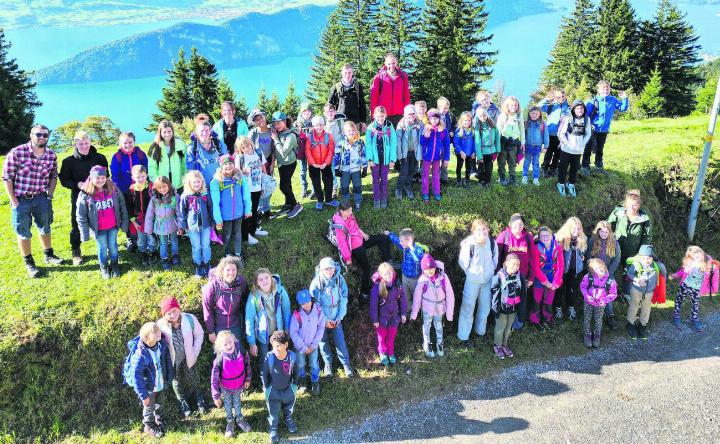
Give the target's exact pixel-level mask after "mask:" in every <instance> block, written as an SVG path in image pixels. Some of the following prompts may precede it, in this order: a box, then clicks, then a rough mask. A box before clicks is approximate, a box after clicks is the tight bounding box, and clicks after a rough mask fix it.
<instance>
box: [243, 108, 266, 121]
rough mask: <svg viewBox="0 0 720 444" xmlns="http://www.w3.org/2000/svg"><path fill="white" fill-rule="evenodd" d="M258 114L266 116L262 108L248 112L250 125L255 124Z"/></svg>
mask: <svg viewBox="0 0 720 444" xmlns="http://www.w3.org/2000/svg"><path fill="white" fill-rule="evenodd" d="M257 116H263V117H264V116H265V113H264V112H262V110H260V109H258V108H255V109H254V110H252V111H250V114H248V117H247V123H248V125H255V118H256V117H257Z"/></svg>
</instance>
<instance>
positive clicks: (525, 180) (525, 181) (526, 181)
mask: <svg viewBox="0 0 720 444" xmlns="http://www.w3.org/2000/svg"><path fill="white" fill-rule="evenodd" d="M521 183H522V184H523V185H527V184H528V177H527V176H523V177H522V180H521Z"/></svg>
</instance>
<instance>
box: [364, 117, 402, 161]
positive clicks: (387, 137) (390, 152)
mask: <svg viewBox="0 0 720 444" xmlns="http://www.w3.org/2000/svg"><path fill="white" fill-rule="evenodd" d="M382 139H383V150H384V156H383V157H384V158H383V159H378V149H377V124H376V123H375V122H373V123H371V124H370V125H368V128H367V131H365V153H366V154H367V158H368V161H370V162H373V163H378V164H379V163H382V164H383V165H389V164H390V162H395V161H396V160H397V134H395V128H393V126H392V124H391V123H390V122H389V121H386V122H385V127H384V129H383V133H382Z"/></svg>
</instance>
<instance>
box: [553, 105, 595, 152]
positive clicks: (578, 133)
mask: <svg viewBox="0 0 720 444" xmlns="http://www.w3.org/2000/svg"><path fill="white" fill-rule="evenodd" d="M576 106H582V108H583V110H584V111H583V114H582V115H581V116H578V115H577V114H576V113H575V107H576ZM591 134H592V125H591V124H590V119H589V118H588V116H587V110H585V104H584V103H583V102H582V100H576V101H574V102H573V104H572V106H571V107H570V114H568V115H566V116H564V117H563V118H562V119H561V120H560V128H559V129H558V138H559V139H560V149H561V150H562V151H565V152H566V153H568V154H575V155H578V154H583V153H584V152H585V144H587V142H588V141H589V140H590V135H591Z"/></svg>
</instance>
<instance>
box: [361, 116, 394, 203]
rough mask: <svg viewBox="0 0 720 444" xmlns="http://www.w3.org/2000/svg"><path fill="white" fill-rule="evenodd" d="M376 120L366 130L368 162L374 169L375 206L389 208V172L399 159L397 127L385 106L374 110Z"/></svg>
mask: <svg viewBox="0 0 720 444" xmlns="http://www.w3.org/2000/svg"><path fill="white" fill-rule="evenodd" d="M373 117H374V118H375V120H374V121H373V122H372V123H371V124H370V125H369V126H368V128H367V130H366V131H365V146H367V156H368V164H369V165H370V169H371V170H372V180H373V200H374V203H373V208H375V209H378V208H387V181H388V172H389V171H390V170H391V169H392V168H394V167H395V160H397V135H396V134H395V128H393V126H392V124H391V123H390V122H389V121H387V111H385V107H384V106H378V107H376V108H375V110H374V112H373Z"/></svg>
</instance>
